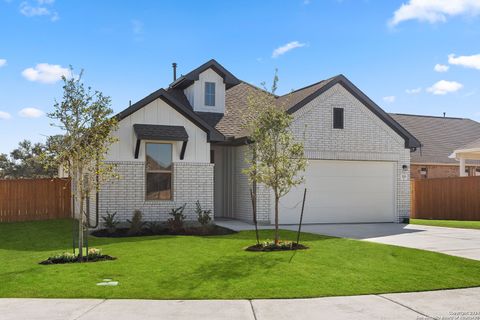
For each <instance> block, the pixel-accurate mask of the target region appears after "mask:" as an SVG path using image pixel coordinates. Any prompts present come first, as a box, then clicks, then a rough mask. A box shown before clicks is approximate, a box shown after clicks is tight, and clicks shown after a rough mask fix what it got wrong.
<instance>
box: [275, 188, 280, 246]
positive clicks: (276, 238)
mask: <svg viewBox="0 0 480 320" xmlns="http://www.w3.org/2000/svg"><path fill="white" fill-rule="evenodd" d="M278 201H279V198H278V195H277V192H275V245H278V243H279V235H278Z"/></svg>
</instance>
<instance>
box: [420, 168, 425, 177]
mask: <svg viewBox="0 0 480 320" xmlns="http://www.w3.org/2000/svg"><path fill="white" fill-rule="evenodd" d="M420 174H421V175H422V176H426V175H427V168H422V169H420Z"/></svg>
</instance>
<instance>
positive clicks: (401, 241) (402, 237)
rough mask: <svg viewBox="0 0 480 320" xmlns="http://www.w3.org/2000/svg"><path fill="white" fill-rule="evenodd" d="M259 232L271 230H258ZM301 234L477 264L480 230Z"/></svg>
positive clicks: (330, 229)
mask: <svg viewBox="0 0 480 320" xmlns="http://www.w3.org/2000/svg"><path fill="white" fill-rule="evenodd" d="M216 223H217V224H220V225H223V226H226V227H229V228H232V229H234V230H250V229H253V226H252V225H250V224H247V223H245V222H241V221H232V220H225V221H222V220H220V221H216ZM262 228H272V227H271V226H262ZM281 228H282V229H290V230H297V229H298V227H297V226H295V225H282V226H281ZM302 230H303V231H305V232H311V233H317V234H324V235H329V236H334V237H342V238H352V239H359V240H365V241H372V242H378V243H385V244H392V245H397V246H403V247H409V248H417V249H423V250H429V251H435V252H441V253H445V254H449V255H453V256H459V257H464V258H469V259H475V260H480V230H472V229H460V228H444V227H432V226H421V225H414V224H409V225H405V224H398V223H364V224H310V225H304V226H303V227H302ZM479 319H480V317H479Z"/></svg>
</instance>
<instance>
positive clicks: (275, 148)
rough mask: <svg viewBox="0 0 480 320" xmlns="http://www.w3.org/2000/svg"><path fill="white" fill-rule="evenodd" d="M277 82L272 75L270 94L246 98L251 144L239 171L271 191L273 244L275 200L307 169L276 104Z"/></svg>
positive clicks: (286, 118) (287, 121)
mask: <svg viewBox="0 0 480 320" xmlns="http://www.w3.org/2000/svg"><path fill="white" fill-rule="evenodd" d="M277 82H278V77H277V73H276V72H275V77H274V80H273V85H272V90H271V92H270V93H265V94H257V95H251V96H250V97H249V99H248V104H249V108H248V115H247V117H248V118H249V121H247V125H246V129H247V132H248V136H249V138H250V140H251V142H252V143H250V144H249V151H250V156H248V157H246V159H247V162H248V167H247V168H246V169H244V171H243V172H244V173H245V174H246V175H247V176H248V177H249V180H250V181H251V182H252V183H253V182H255V183H261V184H264V185H265V186H267V187H270V188H271V189H272V190H273V193H274V195H275V244H276V245H277V244H278V243H279V232H278V225H279V221H278V220H279V219H278V216H279V215H278V214H279V207H278V204H279V200H280V198H281V197H283V196H284V195H286V194H287V193H288V192H289V191H290V190H291V188H292V187H294V186H296V185H299V184H300V183H302V182H303V175H302V172H303V171H305V168H306V166H307V160H306V159H305V156H304V149H303V144H302V143H301V142H298V141H295V137H294V135H293V133H292V131H291V130H290V125H291V124H292V121H293V116H292V115H290V114H288V113H286V112H285V109H284V108H283V107H282V106H281V105H278V103H277V100H276V96H275V90H276V88H277ZM252 115H255V116H252Z"/></svg>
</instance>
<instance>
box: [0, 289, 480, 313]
mask: <svg viewBox="0 0 480 320" xmlns="http://www.w3.org/2000/svg"><path fill="white" fill-rule="evenodd" d="M479 297H480V287H479V288H470V289H456V290H442V291H429V292H415V293H398V294H381V295H367V296H351V297H329V298H315V299H290V300H282V299H279V300H251V301H250V300H188V301H181V300H101V299H71V300H69V299H0V318H1V319H2V320H13V319H15V320H18V319H30V320H43V319H45V320H47V319H48V320H67V319H69V320H93V319H102V320H124V319H146V320H150V319H152V320H153V319H162V320H163V319H167V320H170V319H180V320H187V319H188V320H190V319H192V320H203V319H208V320H217V319H229V320H270V319H272V320H273V319H275V320H295V319H306V320H310V319H312V320H313V319H315V320H317V319H360V320H361V319H429V318H438V319H440V318H442V317H443V319H459V320H460V319H480V298H479Z"/></svg>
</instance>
